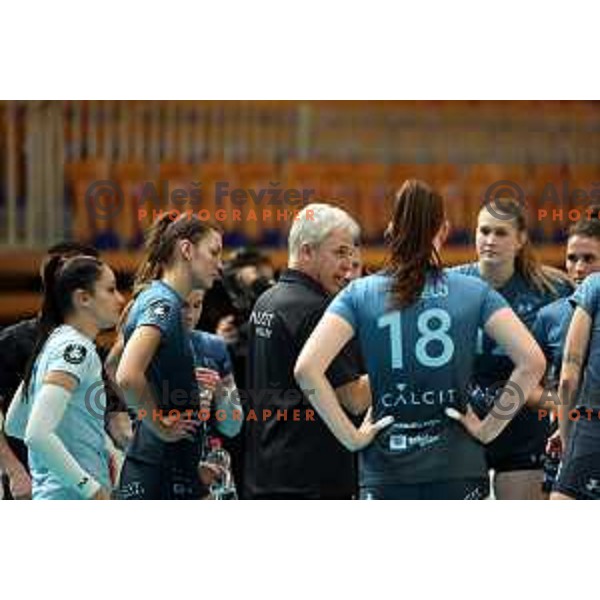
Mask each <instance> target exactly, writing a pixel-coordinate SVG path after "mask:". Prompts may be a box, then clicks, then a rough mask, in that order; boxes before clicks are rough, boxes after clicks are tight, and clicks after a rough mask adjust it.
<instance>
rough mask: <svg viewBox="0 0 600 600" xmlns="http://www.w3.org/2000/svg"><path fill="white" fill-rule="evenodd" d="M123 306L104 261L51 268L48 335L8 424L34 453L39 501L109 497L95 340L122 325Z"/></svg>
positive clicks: (45, 316) (44, 315)
mask: <svg viewBox="0 0 600 600" xmlns="http://www.w3.org/2000/svg"><path fill="white" fill-rule="evenodd" d="M122 304H123V298H122V297H121V295H120V294H119V292H118V291H117V288H116V281H115V276H114V274H113V272H112V271H111V269H110V268H109V267H108V266H107V265H105V264H104V263H102V262H100V261H99V260H98V259H96V258H93V257H83V256H76V257H74V258H70V259H67V260H64V259H63V258H62V257H60V256H57V257H53V258H52V259H51V260H50V261H49V262H48V263H47V264H46V266H45V269H44V298H43V305H42V310H41V314H40V318H39V326H40V336H39V338H38V340H37V343H36V346H35V349H34V352H33V355H32V357H31V360H30V362H29V365H28V367H27V370H26V373H25V378H24V381H23V383H22V385H21V386H20V387H19V390H18V391H17V394H16V397H15V398H14V399H13V402H12V404H11V407H10V409H9V411H8V415H7V420H6V430H7V432H8V434H9V435H13V436H15V437H19V438H21V439H23V440H24V441H25V443H26V445H27V447H28V450H29V463H30V469H31V475H32V490H33V499H34V500H36V499H89V498H94V499H108V498H109V495H110V491H111V487H112V482H111V480H110V471H109V459H110V457H109V453H108V449H107V447H106V440H107V438H106V435H105V432H104V420H103V419H102V418H98V415H97V414H96V412H97V411H102V412H103V411H104V410H105V408H106V395H105V388H104V382H103V380H102V364H101V361H100V358H99V357H98V354H97V352H96V347H95V345H94V339H95V338H96V336H97V334H98V333H99V331H101V330H102V329H109V328H112V327H114V326H115V324H116V322H117V320H118V318H119V312H120V310H121V308H122ZM90 402H91V403H93V404H92V405H93V407H94V410H90Z"/></svg>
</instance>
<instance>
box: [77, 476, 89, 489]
mask: <svg viewBox="0 0 600 600" xmlns="http://www.w3.org/2000/svg"><path fill="white" fill-rule="evenodd" d="M89 480H90V478H89V477H84V478H83V479H82V480H81V481H80V482H79V483H78V484H77V487H78V488H82V487H83V486H85V485H86V484H87V482H88V481H89Z"/></svg>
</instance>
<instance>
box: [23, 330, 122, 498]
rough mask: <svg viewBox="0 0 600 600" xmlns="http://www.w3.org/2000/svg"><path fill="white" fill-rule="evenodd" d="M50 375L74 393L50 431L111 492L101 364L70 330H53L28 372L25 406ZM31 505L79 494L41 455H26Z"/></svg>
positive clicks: (90, 347) (86, 343) (89, 346)
mask: <svg viewBox="0 0 600 600" xmlns="http://www.w3.org/2000/svg"><path fill="white" fill-rule="evenodd" d="M51 371H61V372H64V373H68V374H69V375H71V376H72V377H74V378H75V379H76V380H77V381H78V383H79V385H78V386H77V388H76V389H75V390H74V392H73V395H72V397H71V399H70V400H69V403H68V405H67V409H66V411H65V414H64V416H63V418H62V420H61V422H60V424H59V425H58V428H57V430H56V434H57V436H58V437H59V438H60V440H61V441H62V443H63V444H64V445H65V447H66V449H67V450H68V451H69V453H70V454H71V455H72V456H73V458H74V459H75V460H76V461H77V462H78V463H79V465H80V466H81V467H82V468H83V469H84V470H85V471H87V472H88V473H89V474H90V475H91V476H92V477H93V478H94V479H95V480H96V481H98V483H100V485H102V487H104V488H105V489H108V488H110V487H111V484H110V476H109V470H108V451H107V450H106V436H105V432H104V411H105V408H106V394H105V389H104V381H103V379H102V364H101V362H100V358H99V357H98V354H97V352H96V347H95V345H94V343H93V342H92V340H90V339H89V338H87V337H85V336H84V335H83V334H82V333H80V332H79V331H78V330H77V329H75V328H74V327H71V326H70V325H61V326H60V327H58V328H56V329H55V330H54V331H53V332H52V334H51V335H50V337H49V338H48V340H47V341H46V344H45V345H44V348H43V350H42V352H41V353H40V354H39V355H38V357H37V359H36V361H35V365H34V368H33V372H32V378H31V383H30V387H29V393H28V396H27V397H28V401H29V402H32V403H35V398H36V394H37V393H38V392H39V390H40V389H41V386H42V381H43V380H44V378H45V377H46V375H47V374H48V373H49V372H51ZM29 465H30V468H31V479H32V487H33V499H34V500H76V499H81V495H80V494H79V493H78V491H77V490H76V489H75V488H73V487H67V486H66V485H65V484H64V482H62V481H61V480H59V479H58V478H57V477H56V476H55V475H54V474H53V473H52V472H51V471H49V470H48V468H47V467H46V465H45V464H44V458H43V456H40V455H39V454H38V453H37V452H36V451H34V450H29Z"/></svg>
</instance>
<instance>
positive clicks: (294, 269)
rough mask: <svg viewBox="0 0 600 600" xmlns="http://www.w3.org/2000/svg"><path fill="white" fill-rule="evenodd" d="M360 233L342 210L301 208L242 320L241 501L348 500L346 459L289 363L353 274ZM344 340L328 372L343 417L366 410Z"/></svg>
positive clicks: (356, 365) (356, 362) (365, 393)
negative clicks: (285, 253) (270, 278)
mask: <svg viewBox="0 0 600 600" xmlns="http://www.w3.org/2000/svg"><path fill="white" fill-rule="evenodd" d="M359 234H360V230H359V227H358V225H357V224H356V222H355V221H354V220H353V219H352V218H351V217H350V216H349V215H348V214H347V213H346V212H344V211H343V210H341V209H340V208H337V207H334V206H330V205H328V204H309V205H308V206H306V207H305V208H304V209H303V210H302V211H301V212H300V213H299V215H298V217H297V219H296V220H295V222H294V224H293V226H292V229H291V231H290V235H289V239H288V249H289V260H288V269H287V270H285V271H284V272H283V273H282V275H281V277H280V279H279V281H278V282H277V284H276V285H275V286H274V287H272V288H271V289H269V290H267V291H266V292H265V293H263V294H262V295H261V296H260V298H259V299H258V300H257V302H256V304H255V305H254V309H253V311H252V314H251V316H250V335H249V356H248V372H247V375H248V377H247V389H246V391H245V395H246V400H247V403H248V413H247V416H246V434H245V435H246V445H245V456H244V469H245V471H244V481H245V484H244V490H243V497H244V498H255V499H259V498H275V499H277V498H281V499H286V498H289V499H292V498H306V499H317V498H350V497H352V494H353V491H354V481H355V477H354V457H353V456H352V454H351V453H350V452H348V451H347V450H346V449H345V448H343V447H342V445H341V444H340V443H339V442H338V441H337V440H336V439H335V437H334V436H333V435H332V434H331V433H330V431H329V429H328V428H327V426H326V425H325V424H324V423H323V422H322V421H321V419H320V417H319V416H318V415H317V414H316V412H315V411H314V409H313V408H312V407H311V405H310V403H309V402H308V401H307V399H306V398H305V397H304V396H303V394H302V392H301V391H300V389H299V388H298V386H297V385H296V381H295V379H294V365H295V363H296V359H297V358H298V355H299V353H300V350H301V349H302V347H303V345H304V343H305V342H306V340H307V339H308V337H309V336H310V334H311V332H312V330H313V329H314V328H315V326H316V324H317V323H318V322H319V320H320V318H321V316H322V315H323V312H324V311H325V309H326V308H327V306H328V304H329V302H330V300H331V299H332V297H333V295H335V294H336V293H337V292H339V291H340V290H341V288H342V287H343V286H344V285H345V283H346V278H347V277H348V274H349V272H350V270H351V268H352V259H353V256H354V252H355V249H356V247H357V243H358V238H359ZM360 365H361V361H360V359H359V357H358V356H356V353H355V346H354V345H353V344H352V343H350V344H349V345H348V346H346V348H344V350H343V351H342V353H340V355H339V356H338V357H337V358H336V360H335V361H334V363H333V364H332V366H331V368H330V369H329V371H328V372H327V376H328V378H329V381H330V383H331V384H332V386H333V387H334V388H335V390H336V393H337V395H338V398H339V399H340V402H341V403H342V406H344V407H345V408H346V409H347V410H348V411H349V412H351V413H353V414H360V413H362V412H364V411H365V410H366V408H367V407H368V405H369V403H370V392H369V385H368V381H367V378H366V376H362V377H361V372H363V371H362V369H361V366H360Z"/></svg>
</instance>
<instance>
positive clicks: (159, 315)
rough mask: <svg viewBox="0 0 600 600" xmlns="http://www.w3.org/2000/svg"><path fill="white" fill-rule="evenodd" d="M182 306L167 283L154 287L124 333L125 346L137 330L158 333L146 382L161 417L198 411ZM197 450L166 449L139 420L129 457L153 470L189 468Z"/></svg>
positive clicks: (138, 302) (192, 444) (139, 301)
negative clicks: (177, 463) (168, 464)
mask: <svg viewBox="0 0 600 600" xmlns="http://www.w3.org/2000/svg"><path fill="white" fill-rule="evenodd" d="M184 302H185V301H184V299H183V298H182V297H181V296H180V295H179V294H178V293H177V292H176V291H175V290H174V289H173V288H171V287H170V286H168V285H167V284H166V283H164V282H163V281H153V282H152V284H151V285H150V286H149V287H148V288H147V289H145V290H144V291H143V292H141V293H140V295H139V296H138V297H137V298H136V299H135V302H134V303H133V306H132V307H131V310H130V311H129V315H128V317H127V322H126V323H125V326H124V328H123V335H124V338H125V343H126V344H127V342H128V341H129V339H130V338H131V336H132V334H133V332H134V331H135V330H136V329H137V328H138V327H142V326H144V325H149V326H153V327H156V328H157V329H158V330H159V331H160V334H161V342H160V345H159V348H158V351H157V352H156V354H155V355H154V357H153V358H152V361H151V362H150V365H149V367H148V370H147V372H146V377H147V378H148V381H149V382H150V385H151V387H152V390H153V392H154V395H155V398H156V400H157V402H158V406H159V408H160V409H162V411H163V416H165V417H166V416H167V415H168V412H169V410H177V411H186V410H188V409H193V410H197V409H198V408H199V398H198V386H197V384H196V379H195V377H194V362H193V357H192V347H191V341H190V335H189V332H188V330H187V328H186V326H185V324H184V322H183V315H182V309H183V306H184ZM147 418H152V416H151V415H149V416H148V417H147ZM198 448H199V443H198V442H197V441H189V440H182V441H180V442H175V443H173V442H167V443H165V442H163V441H162V440H160V439H159V438H158V437H157V436H156V435H155V434H154V432H153V431H152V429H151V428H150V426H149V425H148V424H147V422H145V421H144V420H142V421H140V423H139V425H138V427H137V428H136V431H135V433H134V438H133V440H132V443H131V445H130V447H129V450H128V452H127V455H128V456H130V457H132V458H135V459H136V460H139V461H143V462H148V463H152V464H160V463H162V462H163V461H164V460H170V459H173V460H181V461H184V462H186V464H189V465H191V464H192V463H193V462H194V461H195V462H196V463H197V461H198V458H199V454H198V452H199V451H198ZM188 460H189V463H187V461H188Z"/></svg>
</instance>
